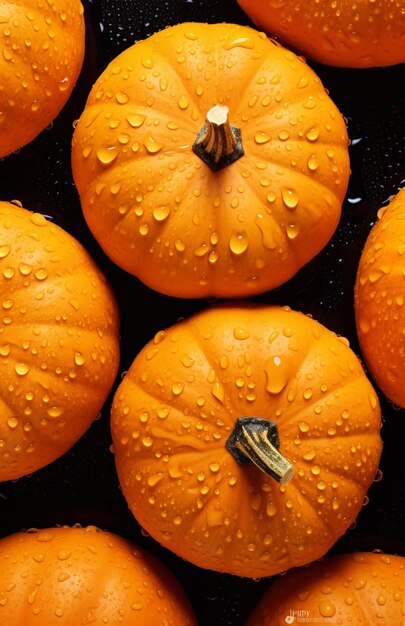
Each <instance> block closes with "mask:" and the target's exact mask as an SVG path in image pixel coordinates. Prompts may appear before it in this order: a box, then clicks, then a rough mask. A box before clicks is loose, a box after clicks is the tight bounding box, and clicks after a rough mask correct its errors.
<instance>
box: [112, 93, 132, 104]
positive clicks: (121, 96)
mask: <svg viewBox="0 0 405 626" xmlns="http://www.w3.org/2000/svg"><path fill="white" fill-rule="evenodd" d="M115 99H116V101H117V102H118V104H126V103H127V102H128V101H129V97H128V96H127V94H126V93H124V92H123V91H118V92H117V93H116V94H115Z"/></svg>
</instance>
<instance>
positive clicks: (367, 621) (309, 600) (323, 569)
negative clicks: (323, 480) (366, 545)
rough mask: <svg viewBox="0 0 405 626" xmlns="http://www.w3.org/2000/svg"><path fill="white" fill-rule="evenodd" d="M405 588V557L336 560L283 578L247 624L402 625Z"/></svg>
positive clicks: (361, 554) (362, 554)
mask: <svg viewBox="0 0 405 626" xmlns="http://www.w3.org/2000/svg"><path fill="white" fill-rule="evenodd" d="M404 587H405V558H404V557H401V556H391V555H383V554H378V553H373V552H371V553H369V552H358V553H354V554H344V555H339V556H332V557H329V558H327V559H325V560H324V561H322V562H320V563H314V564H313V565H311V567H309V568H305V569H304V568H303V569H298V570H294V571H291V572H288V573H287V574H286V575H285V576H283V577H282V578H279V579H278V580H277V581H276V582H275V583H274V585H272V586H271V587H270V589H269V590H268V592H267V593H266V594H265V595H264V596H263V598H262V599H261V601H260V602H259V604H258V606H257V607H256V609H255V610H254V611H253V613H252V614H251V616H250V618H249V619H248V621H247V622H246V626H285V625H286V624H300V623H302V624H305V623H333V624H341V625H342V626H343V625H344V626H346V625H348V624H356V626H357V625H358V626H361V625H362V626H374V625H376V624H381V626H394V624H398V626H399V624H402V623H403V603H401V600H402V599H403V594H404ZM401 605H402V606H401Z"/></svg>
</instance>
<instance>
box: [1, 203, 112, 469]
mask: <svg viewBox="0 0 405 626" xmlns="http://www.w3.org/2000/svg"><path fill="white" fill-rule="evenodd" d="M0 302H1V310H2V316H1V320H0V400H1V406H2V410H1V418H0V480H11V479H14V478H19V477H20V476H23V475H25V474H29V473H31V472H33V471H34V470H37V469H39V468H40V467H43V466H44V465H47V464H48V463H50V462H51V461H53V460H55V459H56V458H58V457H59V456H61V455H62V454H63V453H64V452H66V450H68V448H70V447H71V446H72V444H73V443H75V442H76V441H77V439H79V437H80V436H81V435H82V434H83V433H84V432H85V431H86V430H87V428H88V427H89V426H90V424H91V423H92V421H93V420H94V418H95V417H97V415H98V413H99V412H100V409H101V407H102V406H103V404H104V402H105V400H106V398H107V395H108V393H109V391H110V389H111V387H112V384H113V382H114V379H115V376H116V373H117V369H118V363H119V337H118V324H119V319H118V309H117V305H116V302H115V298H114V295H113V293H112V291H111V289H110V287H109V285H108V284H107V283H106V280H105V278H104V276H103V275H102V273H101V272H100V270H99V269H98V267H97V266H96V264H95V262H94V261H93V260H92V259H91V257H90V256H89V255H88V253H87V252H86V251H85V250H84V248H83V247H82V246H81V245H80V244H79V243H78V242H77V241H76V240H75V239H74V238H73V237H71V236H70V235H69V234H68V233H66V232H65V231H63V230H62V229H61V228H59V227H58V226H56V225H55V224H52V223H51V222H49V221H47V220H46V219H45V217H44V216H43V215H40V214H38V213H31V212H29V211H27V210H25V209H23V208H20V207H19V206H16V205H14V204H10V203H7V202H0Z"/></svg>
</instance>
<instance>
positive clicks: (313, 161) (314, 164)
mask: <svg viewBox="0 0 405 626" xmlns="http://www.w3.org/2000/svg"><path fill="white" fill-rule="evenodd" d="M307 165H308V169H310V170H311V172H314V171H315V170H317V169H318V167H319V163H318V159H317V158H316V156H315V154H311V156H310V157H309V158H308V161H307Z"/></svg>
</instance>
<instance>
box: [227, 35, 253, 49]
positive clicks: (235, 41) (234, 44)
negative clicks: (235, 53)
mask: <svg viewBox="0 0 405 626" xmlns="http://www.w3.org/2000/svg"><path fill="white" fill-rule="evenodd" d="M224 48H225V50H231V49H232V48H247V49H248V50H252V49H253V48H254V41H253V39H252V38H251V37H231V38H229V39H228V41H227V42H226V43H225V44H224Z"/></svg>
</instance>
